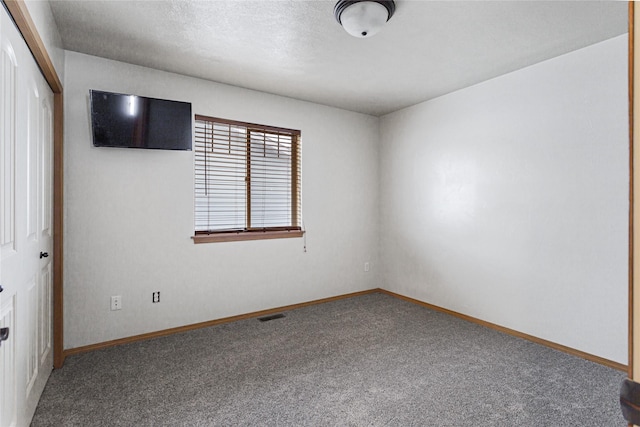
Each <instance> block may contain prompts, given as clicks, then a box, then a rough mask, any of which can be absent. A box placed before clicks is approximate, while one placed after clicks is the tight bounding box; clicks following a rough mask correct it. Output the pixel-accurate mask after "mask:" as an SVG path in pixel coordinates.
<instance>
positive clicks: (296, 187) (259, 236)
mask: <svg viewBox="0 0 640 427" xmlns="http://www.w3.org/2000/svg"><path fill="white" fill-rule="evenodd" d="M199 121H204V122H209V123H212V124H214V123H215V124H224V125H229V126H239V127H243V128H246V130H247V135H248V137H249V138H250V136H249V135H250V134H251V133H252V132H262V133H278V134H287V135H291V166H290V170H291V175H290V181H289V182H290V185H291V191H290V192H289V200H290V203H291V225H290V226H276V227H247V228H244V229H232V230H198V231H196V230H195V228H196V219H195V215H196V213H197V212H196V211H197V209H196V201H197V198H198V195H197V188H196V183H195V182H194V235H193V236H192V237H191V238H192V239H193V242H194V243H213V242H230V241H242V240H265V239H281V238H295V237H303V235H304V230H303V229H302V218H301V216H302V209H301V198H302V196H301V192H300V158H301V156H300V136H301V132H300V130H295V129H287V128H280V127H275V126H267V125H259V124H254V123H247V122H241V121H237V120H228V119H221V118H217V117H209V116H204V115H200V114H196V115H195V121H194V124H195V125H196V126H195V128H196V131H195V132H194V138H197V137H198V136H197V129H198V122H199ZM193 152H194V174H195V173H197V172H196V160H197V159H198V157H199V156H206V154H202V153H203V151H202V150H199V149H198V148H197V146H196V144H194V150H193ZM245 161H246V163H247V168H248V169H247V170H246V176H245V180H246V181H247V183H248V186H249V187H250V185H251V181H250V179H249V177H250V176H251V169H250V164H251V152H250V148H249V144H247V151H246V152H245ZM205 173H206V172H205ZM245 200H246V205H245V208H244V213H245V215H247V216H248V215H251V192H250V191H248V192H247V193H246V194H245ZM248 223H250V222H249V218H248Z"/></svg>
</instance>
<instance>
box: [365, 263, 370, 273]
mask: <svg viewBox="0 0 640 427" xmlns="http://www.w3.org/2000/svg"><path fill="white" fill-rule="evenodd" d="M364 271H366V272H368V271H369V263H368V262H365V263H364Z"/></svg>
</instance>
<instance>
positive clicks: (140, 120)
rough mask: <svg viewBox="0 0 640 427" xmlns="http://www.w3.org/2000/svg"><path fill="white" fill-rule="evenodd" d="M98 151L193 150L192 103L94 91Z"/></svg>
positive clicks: (93, 115)
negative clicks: (127, 149)
mask: <svg viewBox="0 0 640 427" xmlns="http://www.w3.org/2000/svg"><path fill="white" fill-rule="evenodd" d="M90 97H91V127H92V129H93V145H95V146H96V147H127V148H154V149H159V150H191V128H192V122H191V103H189V102H179V101H169V100H165V99H155V98H146V97H143V96H136V95H124V94H121V93H111V92H102V91H99V90H91V91H90Z"/></svg>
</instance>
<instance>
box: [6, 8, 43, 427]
mask: <svg viewBox="0 0 640 427" xmlns="http://www.w3.org/2000/svg"><path fill="white" fill-rule="evenodd" d="M0 46H1V49H0V55H1V65H0V168H1V169H0V209H1V210H0V285H1V286H2V287H3V292H1V293H0V295H1V299H0V327H2V328H6V327H8V328H9V338H8V339H7V340H6V341H2V343H1V345H0V381H1V383H0V387H1V388H0V391H1V393H2V395H1V399H0V403H1V406H0V426H2V427H4V426H11V425H18V426H22V425H28V424H29V422H30V420H31V417H32V416H33V413H34V411H35V408H36V405H37V402H38V399H39V398H40V394H41V393H42V390H43V388H44V385H45V383H46V381H47V378H48V377H49V374H50V373H51V370H52V367H53V352H52V271H51V267H52V264H51V252H52V240H53V239H52V191H53V187H52V181H53V176H52V174H53V169H52V164H53V94H52V92H51V90H50V89H49V86H48V85H47V83H46V81H45V80H44V77H43V76H42V75H41V73H40V70H39V69H38V66H37V65H36V63H35V60H34V59H33V57H32V56H31V53H30V52H29V50H28V48H27V46H26V44H25V43H24V41H23V39H22V37H21V36H20V34H19V33H18V30H17V29H16V28H15V26H14V25H13V22H12V21H11V19H10V18H9V16H8V14H7V12H6V10H4V8H0Z"/></svg>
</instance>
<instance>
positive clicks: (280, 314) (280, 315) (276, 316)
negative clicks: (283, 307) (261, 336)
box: [258, 313, 284, 322]
mask: <svg viewBox="0 0 640 427" xmlns="http://www.w3.org/2000/svg"><path fill="white" fill-rule="evenodd" d="M283 317H284V314H282V313H278V314H272V315H271V316H265V317H258V320H259V321H261V322H268V321H269V320H273V319H282V318H283Z"/></svg>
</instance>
